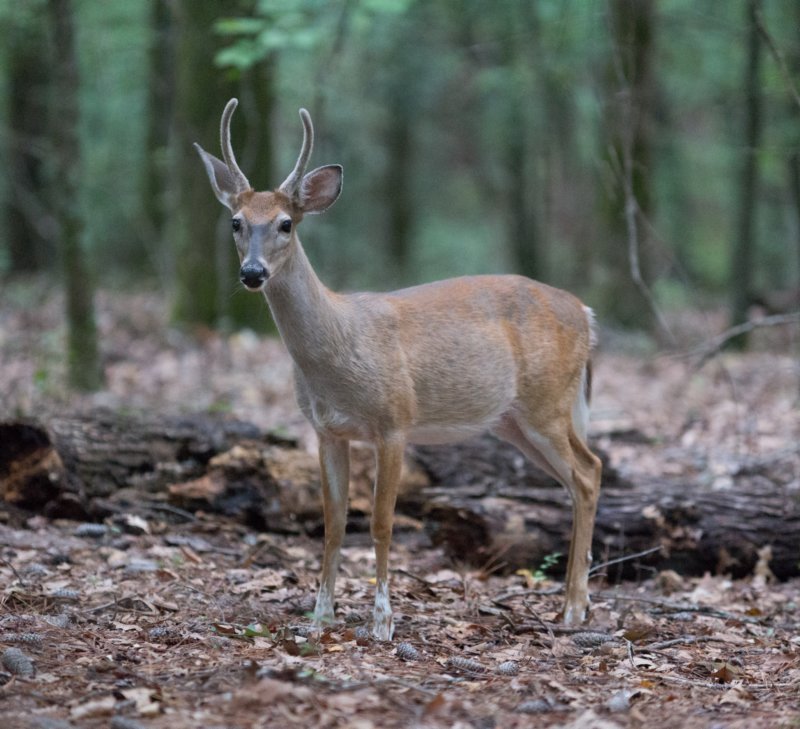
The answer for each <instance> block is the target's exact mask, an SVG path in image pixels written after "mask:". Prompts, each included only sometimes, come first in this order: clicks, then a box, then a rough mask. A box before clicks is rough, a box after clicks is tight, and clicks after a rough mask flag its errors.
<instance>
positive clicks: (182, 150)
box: [168, 0, 241, 326]
mask: <svg viewBox="0 0 800 729" xmlns="http://www.w3.org/2000/svg"><path fill="white" fill-rule="evenodd" d="M175 8H176V9H175V13H176V15H175V23H176V32H177V37H178V39H179V40H178V44H177V47H176V62H175V72H176V82H175V84H176V85H175V100H174V121H173V135H172V144H171V146H172V149H171V169H170V179H171V188H172V190H173V195H174V199H172V200H170V209H171V210H172V213H171V215H170V217H169V228H168V236H169V240H170V241H172V243H173V245H174V246H175V256H176V269H177V270H176V274H177V275H176V279H175V282H174V283H175V302H174V307H173V316H174V319H175V321H177V322H179V323H181V324H195V325H196V324H201V325H206V326H216V325H217V323H218V322H219V319H220V317H221V315H222V313H223V312H222V311H221V310H220V301H221V300H222V299H224V298H225V296H227V292H229V291H232V290H233V288H234V286H235V285H236V281H235V280H234V281H227V280H221V278H222V277H225V276H227V274H228V270H227V269H226V270H225V271H224V272H222V271H220V270H219V265H218V262H219V261H220V260H221V259H223V258H224V257H223V256H222V254H221V253H219V251H218V247H219V246H221V245H227V246H229V247H230V248H231V249H232V248H233V242H232V241H231V239H230V226H228V228H227V229H225V238H224V239H223V237H222V236H221V235H219V236H218V229H219V226H218V223H219V221H220V218H221V216H223V215H224V212H223V209H222V208H221V207H220V206H219V204H218V203H217V202H216V201H215V200H214V196H213V194H212V193H211V190H210V188H209V186H208V178H207V177H206V175H205V174H204V172H203V166H202V164H201V162H200V159H199V158H198V156H197V153H196V152H195V151H194V149H192V142H200V143H201V144H203V146H205V147H206V149H209V150H210V151H212V152H213V153H214V154H217V155H218V154H219V150H218V149H216V150H215V149H214V148H213V145H214V144H215V143H217V140H218V139H219V120H220V115H221V113H222V109H223V107H224V105H225V102H226V101H227V100H228V99H229V98H230V97H231V96H233V91H234V86H233V85H232V84H230V82H229V81H226V77H225V76H224V74H222V73H220V71H219V69H217V68H216V66H215V65H214V53H215V50H216V48H217V45H218V43H217V39H216V36H215V35H214V21H216V20H217V18H218V17H219V16H220V13H221V10H220V4H219V3H218V2H215V1H214V0H179V1H178V2H177V3H176V5H175ZM240 121H241V120H240V119H238V117H237V123H234V125H233V129H232V135H233V146H234V148H238V147H239V145H238V140H239V139H240V134H241V125H240V124H239V123H238V122H240ZM225 260H227V258H225ZM220 287H221V288H222V290H223V291H225V292H226V293H225V294H224V295H223V294H222V293H221V292H220Z"/></svg>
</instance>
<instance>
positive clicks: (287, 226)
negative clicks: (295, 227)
mask: <svg viewBox="0 0 800 729" xmlns="http://www.w3.org/2000/svg"><path fill="white" fill-rule="evenodd" d="M278 230H280V231H281V233H289V232H291V230H292V221H291V220H289V218H286V220H281V223H280V225H279V226H278Z"/></svg>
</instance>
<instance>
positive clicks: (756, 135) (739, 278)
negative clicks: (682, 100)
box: [730, 0, 762, 344]
mask: <svg viewBox="0 0 800 729" xmlns="http://www.w3.org/2000/svg"><path fill="white" fill-rule="evenodd" d="M760 5H761V3H760V0H748V2H747V24H748V27H747V33H748V42H747V61H746V65H745V75H744V94H745V110H744V111H745V122H744V137H743V143H744V144H743V147H744V149H743V157H742V168H741V177H740V182H739V197H738V202H737V205H736V242H735V245H734V248H733V251H732V254H733V255H732V257H731V282H730V285H731V324H741V323H742V322H744V321H746V319H747V308H748V306H749V305H750V297H751V295H752V293H753V292H752V285H753V264H754V251H755V213H756V196H757V195H758V145H759V144H760V142H761V127H762V109H761V107H762V99H761V84H760V81H759V76H760V70H761V33H760V31H759V28H758V13H759V12H760ZM739 344H741V340H739Z"/></svg>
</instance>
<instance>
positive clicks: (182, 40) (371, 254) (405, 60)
mask: <svg viewBox="0 0 800 729" xmlns="http://www.w3.org/2000/svg"><path fill="white" fill-rule="evenodd" d="M45 10H47V12H45ZM798 24H800V18H798V10H797V7H796V4H795V3H792V2H788V1H786V2H769V3H762V2H760V0H746V1H745V0H742V2H734V3H711V4H709V5H706V6H704V7H703V8H698V7H696V5H695V4H694V3H691V2H682V1H681V0H673V1H672V2H668V3H661V4H656V3H654V2H631V1H630V0H610V2H607V3H590V4H585V3H558V2H546V1H542V2H536V3H523V2H516V1H513V0H511V1H509V2H505V0H504V1H503V2H497V3H492V4H491V5H489V4H487V3H485V2H481V1H476V0H458V1H452V2H451V1H449V0H448V1H446V2H438V3H424V2H416V1H415V0H375V1H374V2H368V3H361V2H351V1H350V0H343V1H342V2H339V3H320V2H316V1H315V0H307V1H306V0H304V1H302V2H296V3H292V4H291V6H288V7H287V6H286V5H285V4H284V3H281V2H274V1H273V0H247V1H241V2H234V3H229V4H227V5H226V6H225V8H221V7H220V6H219V4H218V3H214V2H210V1H206V0H198V1H192V2H188V1H187V2H183V1H182V0H153V1H152V2H146V3H134V4H125V3H104V4H98V3H91V2H81V0H63V1H61V0H52V1H50V0H47V1H45V0H34V1H32V2H29V3H24V4H14V3H11V2H7V3H3V4H2V5H0V28H1V29H2V33H3V38H4V43H3V50H2V54H3V55H2V58H0V126H1V127H2V129H3V130H4V133H3V135H2V139H0V159H2V161H3V167H4V169H6V170H8V171H9V174H7V175H5V176H4V179H3V181H2V184H0V210H1V211H2V214H0V231H2V237H1V238H0V241H2V245H0V276H2V277H4V278H6V279H7V278H9V277H12V278H13V277H15V276H18V275H20V274H31V273H41V274H43V275H46V276H48V277H55V278H56V279H57V280H59V281H62V282H63V283H64V285H65V287H66V290H67V291H68V292H70V293H69V302H70V305H69V307H68V312H70V316H69V319H70V321H71V322H72V324H71V326H70V341H69V343H68V348H69V350H70V351H71V352H72V354H71V355H70V356H72V357H73V358H77V360H78V361H77V362H76V364H75V366H74V368H73V380H74V382H75V384H77V385H79V386H82V387H89V388H91V387H94V386H96V385H97V384H98V382H99V380H98V377H99V369H98V363H97V354H96V345H95V344H94V325H93V323H92V322H93V318H92V316H91V312H90V310H89V309H90V307H91V301H92V289H93V286H101V287H102V286H108V285H110V286H113V287H116V286H124V287H134V288H138V287H141V286H147V287H150V288H151V289H152V288H153V287H155V289H157V290H158V291H159V292H161V293H162V294H164V295H166V296H167V297H168V299H169V301H170V307H171V311H172V317H173V321H175V322H176V323H180V324H183V325H191V326H194V325H203V326H211V327H223V328H227V329H229V330H230V329H235V328H238V327H242V326H247V327H249V328H254V329H256V330H262V331H263V330H269V328H270V322H269V317H268V315H267V314H265V311H264V308H263V307H261V306H259V305H258V304H257V303H256V302H255V301H254V300H253V298H252V297H248V296H247V295H246V294H245V293H244V292H242V291H240V290H238V289H237V285H236V277H235V275H234V273H235V265H236V264H235V260H234V259H235V256H234V254H233V250H232V246H230V242H229V240H228V236H227V232H226V229H225V227H226V226H225V225H224V216H222V215H221V213H220V211H219V210H218V209H217V208H216V207H215V205H214V203H213V200H209V196H208V194H207V192H208V191H207V189H205V187H204V184H205V181H204V180H203V176H202V169H201V168H200V165H199V164H198V160H197V159H196V155H195V153H194V151H193V150H192V148H191V143H192V142H195V141H199V142H201V143H202V144H204V145H206V147H209V148H213V146H214V143H215V141H216V138H217V125H218V119H219V113H220V110H221V109H222V107H223V105H224V103H225V102H226V101H227V99H228V98H230V97H231V96H234V95H235V96H237V97H239V98H240V100H241V110H240V114H239V116H238V118H237V120H236V124H235V125H234V129H233V134H234V146H235V147H236V148H237V149H240V150H241V152H240V155H241V157H242V159H241V163H242V165H243V167H244V168H246V169H247V170H249V171H250V173H249V174H250V175H251V179H252V180H253V182H254V184H255V185H256V186H257V187H259V188H262V189H269V188H271V187H272V186H274V185H276V184H277V182H278V180H279V179H282V174H285V171H284V170H285V168H286V167H287V165H289V164H290V163H291V159H292V155H293V154H294V152H295V148H296V145H297V142H298V136H299V126H298V123H297V109H298V108H299V107H300V106H306V107H308V108H309V110H310V111H311V113H312V116H313V118H314V119H315V120H316V122H317V126H318V129H319V130H320V134H319V140H318V145H317V151H316V157H315V159H317V160H320V161H322V162H326V161H328V162H332V161H337V162H340V163H342V164H344V167H345V175H346V178H345V179H346V183H345V184H346V187H345V194H344V196H343V197H342V199H341V200H340V202H339V203H338V204H337V206H336V208H335V210H334V211H332V213H331V215H330V216H328V217H327V218H326V219H324V220H320V221H318V222H317V225H316V229H315V230H314V231H309V232H308V233H307V237H308V238H309V250H310V253H311V255H312V258H313V262H314V264H315V265H316V267H317V269H318V270H319V272H320V274H321V276H322V278H323V280H325V281H326V282H328V283H329V284H330V285H331V286H333V287H334V288H346V289H354V288H360V287H367V288H377V289H384V288H392V287H397V286H400V285H402V284H405V283H410V282H421V281H427V280H431V279H435V278H441V277H446V276H452V275H458V274H464V273H474V272H494V271H515V272H519V273H523V274H525V275H528V276H531V277H534V278H538V279H542V280H546V281H548V282H550V283H553V284H555V285H558V286H564V287H567V288H570V289H571V290H574V291H575V292H576V293H578V294H579V295H581V296H582V297H583V298H585V299H586V300H587V301H588V302H589V303H590V304H591V305H592V306H593V307H594V308H595V309H596V310H597V311H598V313H599V314H600V316H601V319H602V320H603V321H604V322H607V323H608V325H610V326H622V327H625V328H628V329H633V330H643V331H647V332H650V333H652V334H655V335H656V337H657V338H658V340H659V341H660V342H662V343H663V344H672V345H674V344H675V343H676V337H678V338H679V334H680V333H679V332H677V333H676V332H674V331H672V330H671V329H670V327H669V323H668V322H667V317H668V313H669V312H670V311H673V310H675V309H682V308H686V307H690V308H697V307H708V306H723V307H725V308H726V309H727V310H728V323H729V324H739V323H742V322H744V321H746V320H747V319H748V317H750V318H752V317H753V316H759V315H763V314H779V313H786V312H795V311H796V310H797V308H798V302H797V298H798V295H797V291H798V279H800V202H799V201H800V183H798V180H799V179H800V173H799V172H798V165H799V164H800V163H798V158H800V155H799V154H798V144H799V143H800V142H799V141H798V131H797V130H798V128H799V126H800V125H798V123H797V121H798V114H800V95H798V73H799V71H798V69H800V41H798V38H797V33H796V28H797V26H798ZM87 307H89V309H87ZM712 333H716V332H712ZM84 364H85V365H86V366H84Z"/></svg>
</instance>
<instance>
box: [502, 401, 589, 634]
mask: <svg viewBox="0 0 800 729" xmlns="http://www.w3.org/2000/svg"><path fill="white" fill-rule="evenodd" d="M560 422H563V423H566V425H565V426H563V427H562V428H561V429H558V428H552V427H549V428H547V429H544V428H541V427H540V428H539V429H537V428H535V427H534V426H533V425H532V424H530V423H529V422H527V420H526V419H523V418H521V417H517V418H515V419H513V420H509V419H507V420H506V421H504V423H503V424H502V426H501V427H499V428H497V429H496V430H495V433H496V435H498V436H499V437H501V438H503V439H504V440H507V441H508V442H510V443H512V444H513V445H515V446H516V447H517V448H519V450H521V451H522V453H523V454H524V455H525V456H527V457H528V459H529V460H530V461H531V462H533V463H534V464H535V465H537V466H539V467H540V468H542V470H543V471H545V473H547V474H548V475H549V476H551V477H552V478H554V479H555V480H556V481H558V482H559V483H560V484H561V485H562V486H564V488H566V490H567V492H568V493H569V495H570V497H571V499H572V538H571V539H570V547H569V559H568V561H567V582H566V601H565V606H564V622H565V623H567V624H568V625H577V624H580V623H582V622H583V621H584V619H585V618H586V612H587V610H588V608H589V566H590V564H591V561H592V555H591V548H592V534H593V532H594V520H595V514H596V512H597V500H598V497H599V494H600V472H601V465H600V459H598V458H597V456H595V455H594V454H593V453H592V452H591V451H590V450H589V449H588V447H587V446H586V444H585V443H584V441H583V439H582V438H581V437H580V436H579V435H578V434H577V433H576V432H575V428H574V427H573V424H572V423H571V422H570V421H569V420H568V419H564V420H562V421H560ZM579 427H580V426H579Z"/></svg>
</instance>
